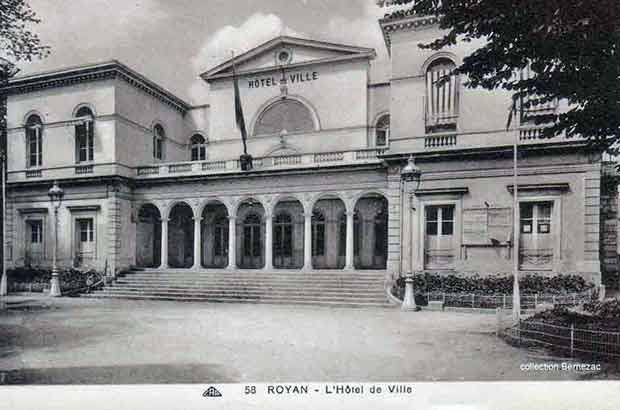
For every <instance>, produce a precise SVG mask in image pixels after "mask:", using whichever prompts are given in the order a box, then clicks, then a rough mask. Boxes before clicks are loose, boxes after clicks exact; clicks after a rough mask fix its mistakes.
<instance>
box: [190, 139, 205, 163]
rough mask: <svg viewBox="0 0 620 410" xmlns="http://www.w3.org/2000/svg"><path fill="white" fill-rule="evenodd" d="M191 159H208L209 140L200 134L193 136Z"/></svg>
mask: <svg viewBox="0 0 620 410" xmlns="http://www.w3.org/2000/svg"><path fill="white" fill-rule="evenodd" d="M190 143H191V160H192V161H204V160H206V159H207V140H205V137H203V136H202V135H200V134H195V135H194V136H192V138H191V140H190Z"/></svg>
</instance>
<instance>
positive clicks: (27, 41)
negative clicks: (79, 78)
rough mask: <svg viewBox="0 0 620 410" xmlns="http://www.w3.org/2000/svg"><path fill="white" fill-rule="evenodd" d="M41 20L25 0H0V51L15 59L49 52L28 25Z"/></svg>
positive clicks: (28, 57) (24, 58) (40, 56)
mask: <svg viewBox="0 0 620 410" xmlns="http://www.w3.org/2000/svg"><path fill="white" fill-rule="evenodd" d="M40 21H41V20H40V19H39V18H38V17H37V15H36V13H35V12H34V11H33V10H32V8H31V7H30V5H29V4H28V3H27V2H26V1H25V0H0V53H2V54H4V55H5V56H8V57H9V58H12V59H14V60H15V61H21V60H26V61H31V60H32V59H33V57H38V58H42V57H45V56H47V55H48V54H49V47H48V46H45V45H43V44H41V40H40V38H39V36H38V35H37V34H36V33H33V32H32V31H30V29H29V26H31V25H33V24H38V23H39V22H40Z"/></svg>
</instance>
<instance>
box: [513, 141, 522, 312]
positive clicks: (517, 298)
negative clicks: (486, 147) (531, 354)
mask: <svg viewBox="0 0 620 410" xmlns="http://www.w3.org/2000/svg"><path fill="white" fill-rule="evenodd" d="M518 146H519V133H518V132H517V131H516V130H515V131H514V144H513V183H512V186H513V197H512V212H513V216H512V217H513V228H512V230H513V238H512V240H513V245H512V252H513V255H512V263H513V265H512V275H513V284H512V318H513V321H514V323H515V324H517V323H519V320H520V317H521V295H520V293H519V233H520V232H519V229H520V224H519V185H518V178H517V176H518V167H517V161H518V151H517V150H518Z"/></svg>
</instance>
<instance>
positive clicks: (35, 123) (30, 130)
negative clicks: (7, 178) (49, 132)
mask: <svg viewBox="0 0 620 410" xmlns="http://www.w3.org/2000/svg"><path fill="white" fill-rule="evenodd" d="M26 141H27V142H26V143H27V149H28V167H40V166H41V165H42V164H43V122H42V121H41V118H40V117H39V116H38V115H36V114H32V115H31V116H29V117H28V119H27V120H26Z"/></svg>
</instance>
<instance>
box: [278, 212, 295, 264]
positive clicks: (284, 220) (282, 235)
mask: <svg viewBox="0 0 620 410" xmlns="http://www.w3.org/2000/svg"><path fill="white" fill-rule="evenodd" d="M273 224H274V225H275V226H274V244H273V250H274V255H275V256H277V257H278V256H279V257H291V256H293V219H292V218H291V216H290V215H289V214H287V213H281V214H279V215H278V216H276V218H275V219H274V222H273Z"/></svg>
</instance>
